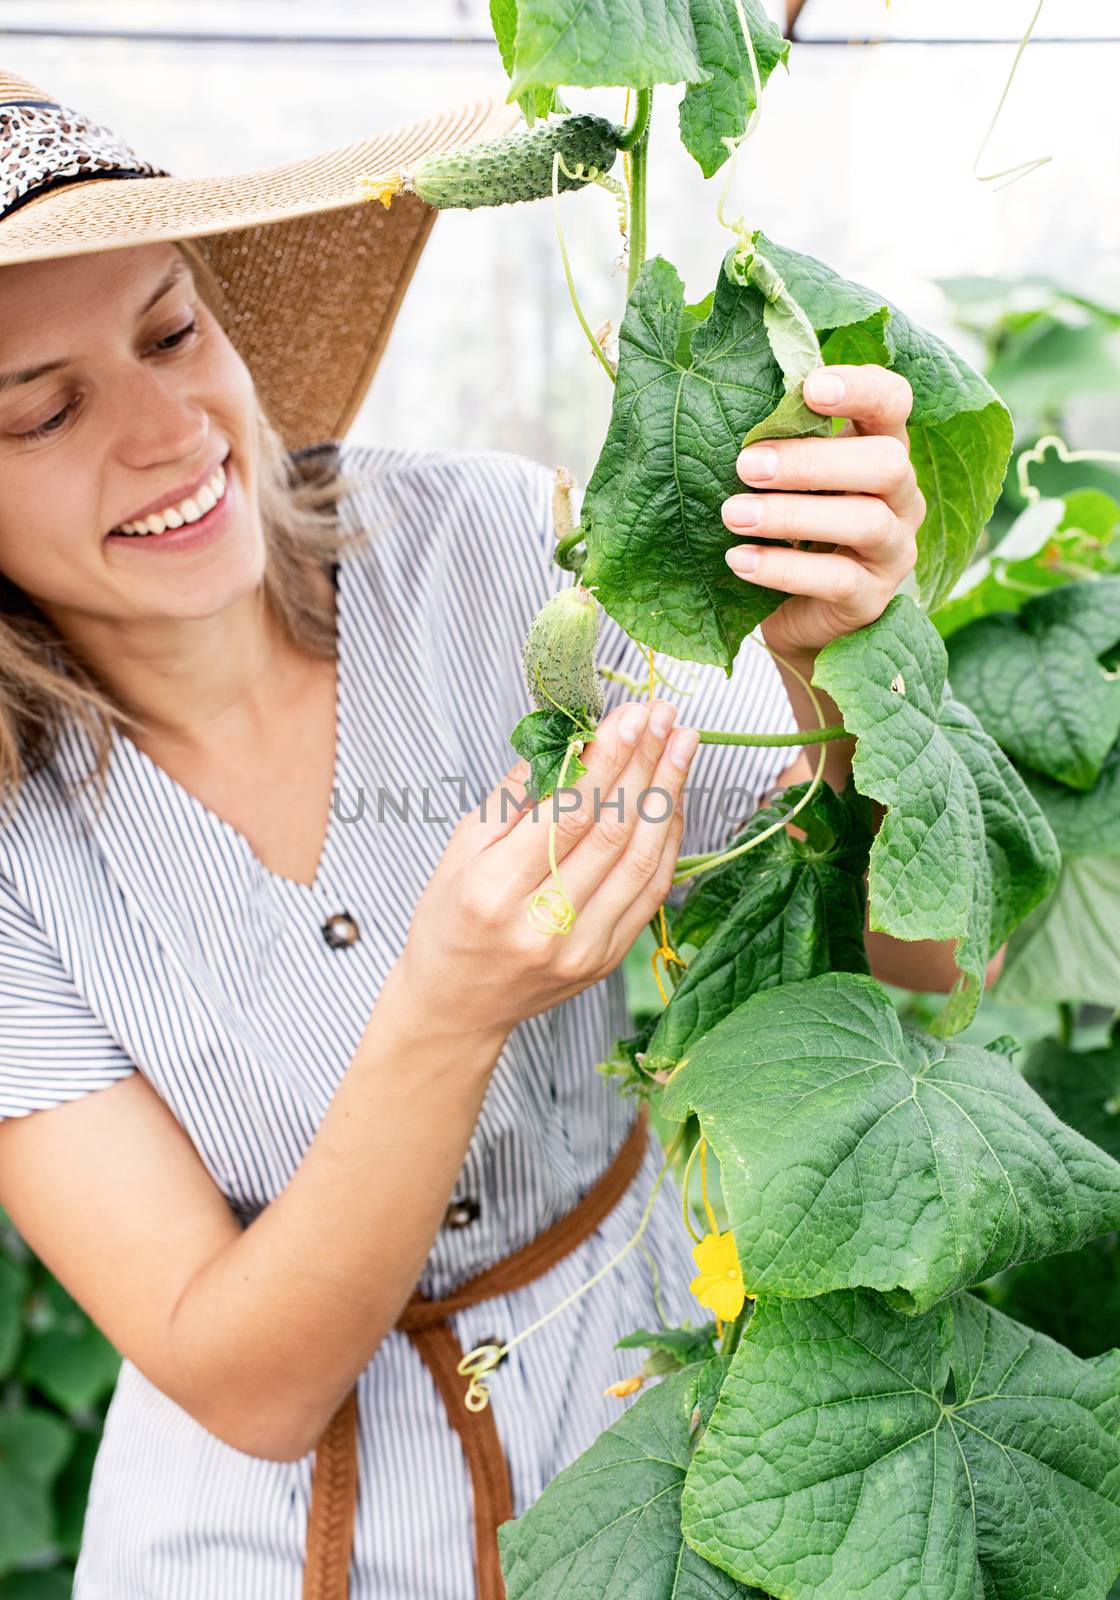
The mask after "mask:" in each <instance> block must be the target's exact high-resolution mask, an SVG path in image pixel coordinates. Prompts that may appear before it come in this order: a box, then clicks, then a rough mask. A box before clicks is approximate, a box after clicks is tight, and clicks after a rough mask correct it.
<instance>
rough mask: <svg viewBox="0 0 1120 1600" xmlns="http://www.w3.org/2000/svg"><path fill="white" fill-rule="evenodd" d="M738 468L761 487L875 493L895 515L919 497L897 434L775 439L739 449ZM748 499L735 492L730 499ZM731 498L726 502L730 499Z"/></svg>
mask: <svg viewBox="0 0 1120 1600" xmlns="http://www.w3.org/2000/svg"><path fill="white" fill-rule="evenodd" d="M735 468H736V471H737V472H738V474H739V476H740V478H742V480H743V482H744V483H749V484H753V485H757V486H758V487H759V488H760V489H763V490H771V489H781V490H790V489H800V490H816V491H818V492H819V491H821V490H829V491H832V492H834V493H847V494H866V495H876V496H877V497H878V498H879V499H880V500H884V501H885V502H886V504H887V506H888V507H889V508H890V510H891V511H893V512H894V513H895V515H896V516H900V517H902V516H906V515H908V514H909V513H910V512H911V511H912V509H913V507H914V505H915V502H916V497H917V492H918V490H917V480H916V479H915V476H914V469H913V467H912V466H911V464H910V453H909V451H908V449H907V447H906V445H905V443H904V442H903V441H902V440H901V439H899V438H897V437H895V436H894V435H892V434H878V435H876V436H875V437H873V438H868V437H861V436H856V437H855V438H851V439H839V438H837V439H773V440H771V441H770V443H768V444H752V445H750V446H749V447H748V448H747V449H746V450H741V451H740V452H739V457H738V460H737V461H736V463H735ZM745 498H748V497H747V496H740V495H732V496H731V497H730V499H731V501H732V502H734V501H736V500H740V499H745ZM725 503H726V502H725Z"/></svg>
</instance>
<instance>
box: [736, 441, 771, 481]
mask: <svg viewBox="0 0 1120 1600" xmlns="http://www.w3.org/2000/svg"><path fill="white" fill-rule="evenodd" d="M736 467H737V468H738V472H739V476H740V477H741V478H746V479H747V480H748V481H749V482H751V483H754V482H755V481H756V480H759V481H761V480H762V479H763V478H772V477H773V476H774V474H775V473H776V472H777V470H778V452H777V451H776V450H771V449H770V447H769V445H761V444H752V445H751V447H750V449H749V450H740V452H739V459H738V461H737V462H736Z"/></svg>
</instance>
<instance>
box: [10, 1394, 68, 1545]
mask: <svg viewBox="0 0 1120 1600" xmlns="http://www.w3.org/2000/svg"><path fill="white" fill-rule="evenodd" d="M72 1446H73V1434H72V1433H71V1430H70V1429H69V1428H68V1427H67V1426H66V1424H65V1423H64V1422H63V1421H62V1419H61V1418H60V1417H56V1416H54V1415H52V1413H51V1412H49V1411H40V1410H35V1409H33V1408H31V1407H24V1408H22V1409H20V1410H18V1411H0V1573H2V1572H4V1571H5V1570H6V1569H7V1568H9V1567H13V1566H15V1565H16V1563H17V1562H20V1561H25V1560H27V1558H28V1557H29V1556H33V1555H36V1554H38V1553H39V1551H41V1550H42V1548H43V1547H44V1545H47V1544H49V1543H50V1541H51V1540H52V1539H53V1537H54V1531H55V1524H54V1510H53V1507H52V1505H51V1492H50V1491H51V1485H52V1484H53V1482H54V1480H55V1478H56V1477H57V1476H58V1473H59V1470H60V1469H61V1467H62V1464H63V1462H64V1461H65V1460H66V1457H67V1456H68V1455H69V1453H70V1450H71V1448H72Z"/></svg>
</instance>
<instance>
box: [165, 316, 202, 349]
mask: <svg viewBox="0 0 1120 1600" xmlns="http://www.w3.org/2000/svg"><path fill="white" fill-rule="evenodd" d="M197 327H198V322H197V320H196V318H194V317H192V318H191V320H190V321H189V322H188V323H187V324H186V326H185V327H182V328H177V329H176V331H175V332H174V333H169V334H168V335H167V336H166V338H163V339H160V340H158V341H157V343H156V349H157V350H174V349H176V348H177V346H179V345H180V344H184V343H185V342H186V341H187V339H188V338H189V337H190V335H191V334H192V333H194V331H195V329H196V328H197Z"/></svg>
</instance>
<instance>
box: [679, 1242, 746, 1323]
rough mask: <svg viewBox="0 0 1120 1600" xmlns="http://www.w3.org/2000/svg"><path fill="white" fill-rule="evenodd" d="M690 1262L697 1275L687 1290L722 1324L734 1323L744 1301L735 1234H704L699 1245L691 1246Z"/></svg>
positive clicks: (744, 1295)
mask: <svg viewBox="0 0 1120 1600" xmlns="http://www.w3.org/2000/svg"><path fill="white" fill-rule="evenodd" d="M692 1259H693V1260H694V1261H695V1262H696V1265H697V1266H698V1267H699V1268H700V1271H699V1272H698V1273H697V1275H696V1277H695V1278H693V1280H692V1282H691V1283H690V1284H689V1286H688V1287H689V1288H690V1289H691V1290H692V1292H693V1294H694V1295H695V1296H696V1298H697V1300H699V1302H700V1304H701V1305H702V1306H706V1307H707V1308H708V1310H709V1311H714V1312H715V1314H716V1316H717V1317H719V1319H720V1321H721V1322H731V1321H733V1320H734V1319H735V1318H736V1317H737V1316H738V1315H739V1313H740V1311H742V1309H743V1302H744V1300H745V1299H746V1298H747V1292H746V1289H745V1288H744V1286H743V1274H742V1273H741V1272H740V1270H739V1257H738V1255H737V1254H736V1252H735V1236H734V1234H732V1232H731V1230H730V1229H728V1230H727V1232H726V1233H706V1234H705V1235H704V1237H703V1238H702V1239H701V1241H700V1243H699V1244H694V1245H693V1247H692Z"/></svg>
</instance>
